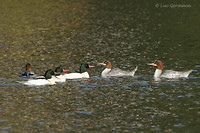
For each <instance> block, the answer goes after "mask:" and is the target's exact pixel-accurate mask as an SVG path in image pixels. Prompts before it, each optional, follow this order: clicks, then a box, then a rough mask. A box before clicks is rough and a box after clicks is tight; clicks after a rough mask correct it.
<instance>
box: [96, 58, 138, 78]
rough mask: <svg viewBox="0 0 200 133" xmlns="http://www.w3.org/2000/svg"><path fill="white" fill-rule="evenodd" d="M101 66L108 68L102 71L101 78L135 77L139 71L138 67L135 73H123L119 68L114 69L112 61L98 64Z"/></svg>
mask: <svg viewBox="0 0 200 133" xmlns="http://www.w3.org/2000/svg"><path fill="white" fill-rule="evenodd" d="M98 64H99V65H103V66H106V68H105V69H104V70H103V71H102V73H101V77H103V78H107V77H113V76H119V77H120V76H134V74H135V72H136V71H137V68H138V67H137V66H136V68H135V69H134V70H133V71H123V70H121V69H119V68H114V69H112V65H111V62H110V61H104V62H103V63H98Z"/></svg>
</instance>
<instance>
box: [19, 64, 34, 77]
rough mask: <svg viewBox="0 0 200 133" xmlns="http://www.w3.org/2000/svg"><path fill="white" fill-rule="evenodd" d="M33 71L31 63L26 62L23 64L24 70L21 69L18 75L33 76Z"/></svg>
mask: <svg viewBox="0 0 200 133" xmlns="http://www.w3.org/2000/svg"><path fill="white" fill-rule="evenodd" d="M35 76H36V75H35V73H34V72H33V71H31V64H30V63H27V64H26V66H25V71H22V72H21V73H20V74H19V77H24V78H29V77H35Z"/></svg>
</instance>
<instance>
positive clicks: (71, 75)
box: [63, 63, 94, 79]
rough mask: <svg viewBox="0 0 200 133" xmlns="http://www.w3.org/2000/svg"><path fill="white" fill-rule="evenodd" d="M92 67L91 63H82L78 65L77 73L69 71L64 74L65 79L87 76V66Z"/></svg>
mask: <svg viewBox="0 0 200 133" xmlns="http://www.w3.org/2000/svg"><path fill="white" fill-rule="evenodd" d="M91 67H94V66H92V65H88V64H87V63H83V64H81V65H80V69H79V73H69V74H64V75H63V76H64V77H65V79H80V78H89V77H90V76H89V74H88V72H87V69H88V68H91Z"/></svg>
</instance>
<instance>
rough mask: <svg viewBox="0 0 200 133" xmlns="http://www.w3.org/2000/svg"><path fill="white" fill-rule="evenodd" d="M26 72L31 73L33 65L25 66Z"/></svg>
mask: <svg viewBox="0 0 200 133" xmlns="http://www.w3.org/2000/svg"><path fill="white" fill-rule="evenodd" d="M25 69H26V71H31V64H30V63H27V64H26V66H25Z"/></svg>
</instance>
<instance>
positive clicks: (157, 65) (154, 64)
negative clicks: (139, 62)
mask: <svg viewBox="0 0 200 133" xmlns="http://www.w3.org/2000/svg"><path fill="white" fill-rule="evenodd" d="M148 65H151V66H156V67H157V69H159V70H163V63H162V62H161V61H159V60H156V61H155V62H153V63H149V64H148Z"/></svg>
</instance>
